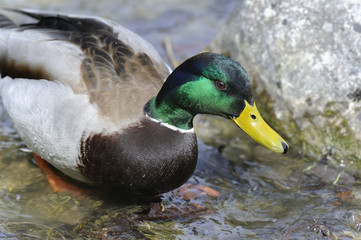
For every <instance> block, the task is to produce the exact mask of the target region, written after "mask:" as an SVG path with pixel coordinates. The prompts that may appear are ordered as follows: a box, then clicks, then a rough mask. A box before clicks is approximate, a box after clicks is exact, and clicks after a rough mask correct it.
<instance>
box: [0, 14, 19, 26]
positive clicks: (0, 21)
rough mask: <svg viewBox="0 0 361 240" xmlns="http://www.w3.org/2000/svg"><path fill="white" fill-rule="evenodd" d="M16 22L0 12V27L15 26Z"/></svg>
mask: <svg viewBox="0 0 361 240" xmlns="http://www.w3.org/2000/svg"><path fill="white" fill-rule="evenodd" d="M16 27H17V26H16V24H15V23H14V22H13V21H11V20H10V19H9V18H8V17H6V16H4V15H2V14H0V28H16Z"/></svg>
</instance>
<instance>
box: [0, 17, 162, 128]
mask: <svg viewBox="0 0 361 240" xmlns="http://www.w3.org/2000/svg"><path fill="white" fill-rule="evenodd" d="M22 13H25V14H27V15H29V16H31V17H33V18H35V19H37V20H38V22H37V23H34V24H26V25H22V26H19V27H17V26H15V24H13V23H12V22H11V21H9V20H8V19H7V18H6V17H2V18H1V22H0V27H1V28H0V66H1V67H0V71H1V76H2V77H5V76H9V77H11V78H13V79H14V78H26V79H45V80H48V81H59V82H62V83H64V84H65V85H68V86H70V87H71V89H72V90H73V91H74V93H76V94H86V95H88V97H89V101H90V103H91V104H95V105H96V106H97V108H98V110H99V113H100V115H101V116H104V117H105V118H107V119H109V120H110V121H113V122H116V124H117V126H119V127H124V126H127V125H129V124H131V123H134V122H136V121H137V120H138V119H139V118H140V117H141V116H142V115H143V106H144V104H145V103H146V102H147V101H148V100H149V99H150V98H151V97H153V96H155V95H156V94H157V93H158V91H159V89H160V87H161V86H162V84H163V82H164V80H165V78H166V77H167V75H168V74H169V69H168V68H167V66H166V65H165V64H164V63H163V61H162V60H161V58H160V56H159V55H158V53H157V52H156V50H155V49H154V48H153V47H152V45H151V44H149V43H148V42H147V41H145V40H144V39H142V38H140V37H139V36H138V35H136V34H134V33H133V32H131V31H130V30H128V29H125V28H123V27H121V26H119V25H117V24H115V23H113V22H111V21H108V20H105V19H102V18H97V17H77V16H69V15H58V14H49V13H41V12H34V11H28V10H27V11H26V12H22Z"/></svg>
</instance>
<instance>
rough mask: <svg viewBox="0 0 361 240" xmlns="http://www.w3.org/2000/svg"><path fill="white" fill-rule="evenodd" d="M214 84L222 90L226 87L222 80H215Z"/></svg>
mask: <svg viewBox="0 0 361 240" xmlns="http://www.w3.org/2000/svg"><path fill="white" fill-rule="evenodd" d="M216 86H217V88H218V89H219V90H224V89H226V87H227V84H225V83H224V82H222V81H216Z"/></svg>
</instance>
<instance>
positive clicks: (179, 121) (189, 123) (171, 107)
mask: <svg viewBox="0 0 361 240" xmlns="http://www.w3.org/2000/svg"><path fill="white" fill-rule="evenodd" d="M145 112H146V114H147V115H148V116H149V117H151V118H154V119H157V120H159V121H161V122H163V123H167V124H169V125H171V126H174V127H176V128H179V129H182V130H189V129H192V128H193V118H194V115H193V114H191V113H190V112H189V111H187V110H185V109H182V108H180V107H179V106H178V105H177V104H175V103H174V102H173V101H171V100H170V99H163V100H162V101H161V102H159V103H156V97H154V98H152V99H151V100H150V101H149V102H148V103H147V104H146V106H145Z"/></svg>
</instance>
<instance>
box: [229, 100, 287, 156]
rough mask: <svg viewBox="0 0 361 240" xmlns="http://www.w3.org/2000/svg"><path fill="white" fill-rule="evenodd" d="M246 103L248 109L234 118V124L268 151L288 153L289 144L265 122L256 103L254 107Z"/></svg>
mask: <svg viewBox="0 0 361 240" xmlns="http://www.w3.org/2000/svg"><path fill="white" fill-rule="evenodd" d="M245 103H246V107H245V108H244V110H243V111H242V112H241V114H240V115H239V116H238V117H237V118H235V117H233V118H232V120H233V122H235V123H236V124H237V125H238V126H239V127H240V128H242V130H243V131H245V132H246V133H247V134H248V135H249V136H250V137H251V138H253V139H254V140H255V141H256V142H258V143H259V144H261V145H263V146H264V147H266V148H267V149H269V150H271V151H273V152H278V153H287V151H288V144H287V143H286V141H285V140H284V139H283V138H282V137H281V136H280V135H278V133H276V132H275V131H274V130H273V129H272V128H271V127H270V126H268V124H267V123H266V122H265V121H264V120H263V118H262V117H261V115H260V114H259V112H258V110H257V107H256V103H254V106H252V105H250V104H249V103H248V102H247V101H245Z"/></svg>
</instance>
